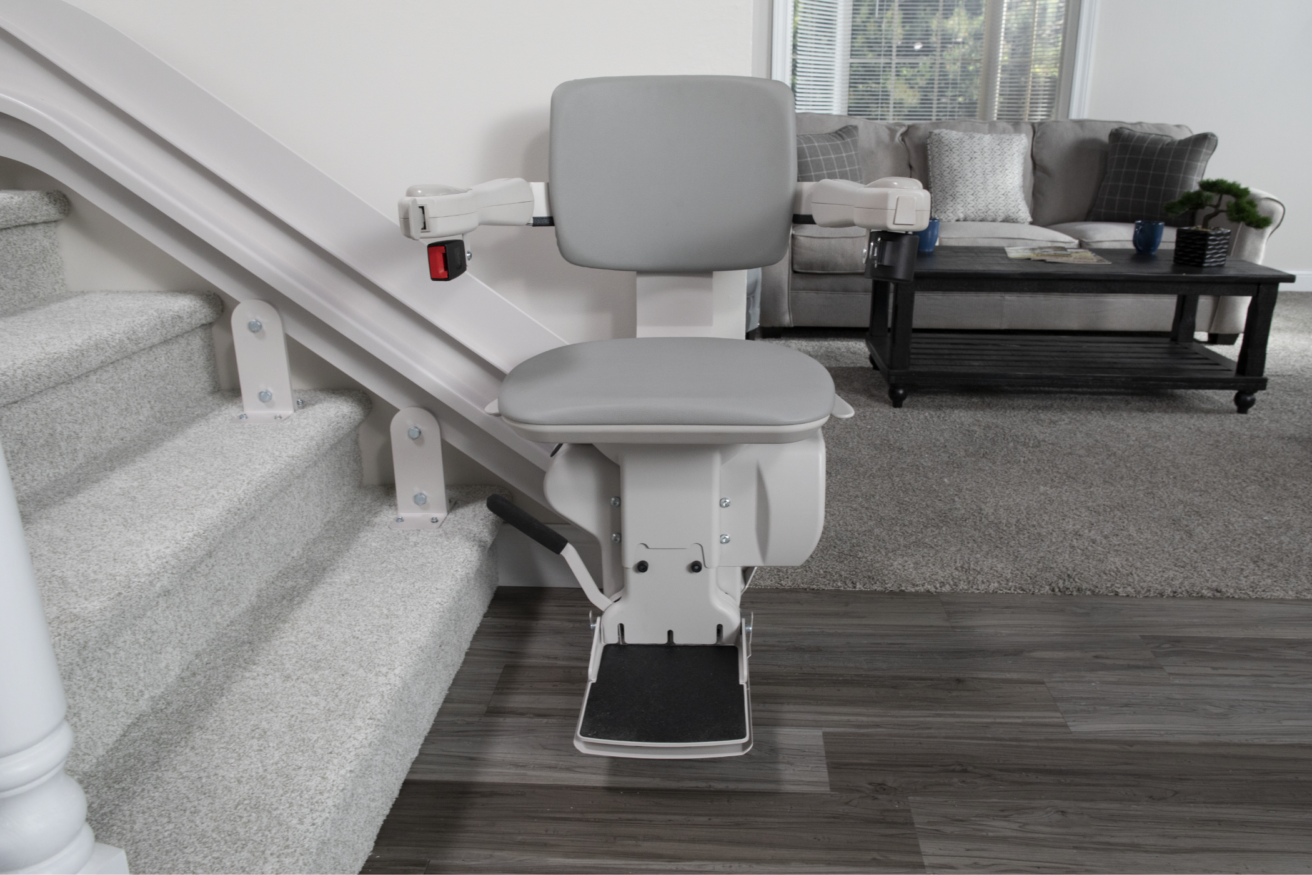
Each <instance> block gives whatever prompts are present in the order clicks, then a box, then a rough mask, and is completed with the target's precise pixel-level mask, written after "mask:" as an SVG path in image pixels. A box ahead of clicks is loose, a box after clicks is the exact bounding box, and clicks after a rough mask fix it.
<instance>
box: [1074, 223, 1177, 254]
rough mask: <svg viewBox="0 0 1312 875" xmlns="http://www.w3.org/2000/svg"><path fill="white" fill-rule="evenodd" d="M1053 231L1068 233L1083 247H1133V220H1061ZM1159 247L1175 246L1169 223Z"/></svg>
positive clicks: (1169, 247) (1163, 232) (1172, 231)
mask: <svg viewBox="0 0 1312 875" xmlns="http://www.w3.org/2000/svg"><path fill="white" fill-rule="evenodd" d="M1051 229H1052V230H1053V231H1060V232H1061V233H1063V234H1069V235H1070V236H1072V237H1074V238H1075V239H1076V240H1079V241H1080V245H1081V246H1083V247H1084V248H1085V249H1133V248H1134V223H1133V222H1062V223H1061V224H1058V225H1052V226H1051ZM1160 248H1161V249H1174V248H1175V229H1174V228H1172V227H1170V226H1169V225H1168V226H1167V227H1166V228H1163V229H1162V245H1161V247H1160Z"/></svg>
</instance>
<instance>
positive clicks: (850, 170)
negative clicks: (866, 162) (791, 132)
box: [797, 125, 861, 182]
mask: <svg viewBox="0 0 1312 875" xmlns="http://www.w3.org/2000/svg"><path fill="white" fill-rule="evenodd" d="M856 142H857V129H856V125H845V126H844V127H841V128H839V129H838V130H836V131H833V132H832V133H828V134H798V135H797V181H798V182H819V181H820V180H822V179H850V180H852V181H853V182H860V181H861V162H860V161H858V160H857V156H856Z"/></svg>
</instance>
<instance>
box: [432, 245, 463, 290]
mask: <svg viewBox="0 0 1312 875" xmlns="http://www.w3.org/2000/svg"><path fill="white" fill-rule="evenodd" d="M465 266H466V260H465V241H463V240H443V241H442V242H441V243H429V244H428V276H429V278H430V279H433V280H437V281H445V280H453V279H455V278H456V277H458V276H460V275H461V274H462V273H464V272H465Z"/></svg>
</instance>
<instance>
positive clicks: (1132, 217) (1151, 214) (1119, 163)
mask: <svg viewBox="0 0 1312 875" xmlns="http://www.w3.org/2000/svg"><path fill="white" fill-rule="evenodd" d="M1108 144H1109V145H1110V146H1111V151H1110V152H1109V153H1108V155H1107V173H1106V174H1105V175H1104V176H1103V178H1102V185H1101V186H1100V187H1099V188H1098V196H1097V197H1096V198H1094V201H1093V208H1092V209H1090V210H1089V221H1091V222H1134V221H1136V220H1138V219H1159V220H1162V221H1165V222H1166V223H1167V224H1168V225H1192V224H1193V216H1192V214H1189V213H1186V214H1184V215H1182V216H1174V217H1172V216H1168V215H1166V213H1165V212H1164V211H1163V210H1162V205H1163V204H1165V203H1167V202H1168V201H1173V200H1175V199H1176V198H1178V197H1179V196H1180V195H1182V194H1184V193H1185V192H1186V191H1191V190H1193V189H1195V188H1197V187H1198V181H1199V180H1201V179H1202V178H1203V173H1204V171H1206V170H1207V161H1208V159H1209V158H1211V157H1212V153H1213V152H1215V151H1216V134H1194V135H1193V136H1192V137H1184V138H1182V139H1179V140H1177V139H1175V138H1174V137H1168V136H1166V135H1165V134H1146V133H1143V132H1142V131H1133V130H1130V129H1129V128H1113V129H1112V132H1111V136H1110V137H1109V139H1108Z"/></svg>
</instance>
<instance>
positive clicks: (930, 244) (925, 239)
mask: <svg viewBox="0 0 1312 875" xmlns="http://www.w3.org/2000/svg"><path fill="white" fill-rule="evenodd" d="M916 236H917V237H919V238H920V242H919V243H918V244H917V246H916V250H917V251H919V252H933V251H934V247H935V246H936V245H937V244H938V219H930V220H929V225H928V226H927V227H926V228H925V230H923V231H917V232H916ZM1160 236H1161V235H1160V234H1159V235H1158V237H1160Z"/></svg>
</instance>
